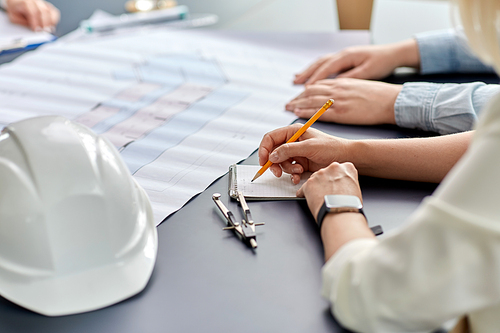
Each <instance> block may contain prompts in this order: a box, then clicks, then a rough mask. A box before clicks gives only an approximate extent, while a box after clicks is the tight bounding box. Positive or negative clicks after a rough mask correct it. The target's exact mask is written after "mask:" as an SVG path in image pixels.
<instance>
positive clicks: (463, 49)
mask: <svg viewBox="0 0 500 333" xmlns="http://www.w3.org/2000/svg"><path fill="white" fill-rule="evenodd" d="M414 38H415V39H416V41H417V44H418V50H419V53H420V74H437V73H471V72H472V73H494V71H493V69H492V67H490V66H486V65H484V64H483V63H482V62H481V61H480V60H479V59H478V58H477V57H476V56H474V55H473V54H472V52H471V51H470V48H469V46H468V45H467V42H466V41H465V39H464V38H462V37H460V36H458V34H457V33H456V32H455V31H454V30H440V31H432V32H424V33H420V34H416V35H415V36H414Z"/></svg>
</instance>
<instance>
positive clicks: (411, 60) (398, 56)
mask: <svg viewBox="0 0 500 333" xmlns="http://www.w3.org/2000/svg"><path fill="white" fill-rule="evenodd" d="M390 47H392V49H393V52H392V54H393V55H394V64H395V66H394V67H395V68H397V67H413V68H419V67H420V53H419V52H418V45H417V41H416V40H415V39H414V38H411V39H407V40H404V41H401V42H398V43H394V44H391V45H390Z"/></svg>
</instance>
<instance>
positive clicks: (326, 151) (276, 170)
mask: <svg viewBox="0 0 500 333" xmlns="http://www.w3.org/2000/svg"><path fill="white" fill-rule="evenodd" d="M301 126H302V125H301V124H294V125H290V126H287V127H283V128H279V129H276V130H274V131H271V132H269V133H267V134H266V135H264V138H263V139H262V141H261V143H260V146H259V163H260V165H264V164H265V163H266V162H267V161H268V160H270V161H271V162H273V163H274V164H273V165H271V167H270V169H271V172H272V173H273V174H274V175H275V176H276V177H281V175H282V173H283V171H284V172H287V173H290V174H291V175H292V182H293V183H294V184H298V183H299V181H300V174H302V173H303V172H306V171H311V172H315V171H317V170H319V169H321V168H324V167H326V166H328V165H330V164H331V163H332V162H335V161H337V162H338V161H342V162H343V161H344V160H345V159H346V158H348V157H347V148H346V146H347V143H348V142H349V140H346V139H341V138H337V137H334V136H330V135H328V134H325V133H323V132H321V131H318V130H316V129H313V128H309V129H308V130H307V131H306V132H305V133H304V134H302V135H301V136H300V138H299V140H298V141H297V142H291V143H286V141H288V139H290V138H291V137H292V136H293V135H294V134H295V133H296V132H297V131H298V130H299V129H300V128H301Z"/></svg>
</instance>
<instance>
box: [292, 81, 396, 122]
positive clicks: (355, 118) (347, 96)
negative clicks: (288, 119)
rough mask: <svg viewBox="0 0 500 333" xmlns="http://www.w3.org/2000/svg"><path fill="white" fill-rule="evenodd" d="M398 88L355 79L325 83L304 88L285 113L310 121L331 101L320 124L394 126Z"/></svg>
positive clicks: (387, 84)
mask: <svg viewBox="0 0 500 333" xmlns="http://www.w3.org/2000/svg"><path fill="white" fill-rule="evenodd" d="M401 89H402V86H401V85H397V84H389V83H384V82H377V81H367V80H359V79H348V78H342V79H329V80H321V81H317V82H316V83H315V84H312V85H308V86H306V88H305V90H304V91H303V92H302V93H301V94H300V95H298V96H297V97H295V98H294V99H292V100H291V101H290V102H289V103H288V104H287V105H286V109H287V110H288V111H292V112H293V113H295V115H296V116H297V117H300V118H310V117H311V116H312V115H313V114H314V113H315V112H316V111H318V109H319V108H320V107H321V106H322V105H323V103H324V101H326V100H328V99H330V98H332V99H333V100H335V103H333V105H332V106H331V107H330V108H329V109H328V110H327V111H326V112H325V113H324V114H323V115H322V116H321V118H320V120H322V121H329V122H336V123H341V124H356V125H378V124H396V119H395V117H394V103H395V102H396V98H397V97H398V94H399V93H400V91H401Z"/></svg>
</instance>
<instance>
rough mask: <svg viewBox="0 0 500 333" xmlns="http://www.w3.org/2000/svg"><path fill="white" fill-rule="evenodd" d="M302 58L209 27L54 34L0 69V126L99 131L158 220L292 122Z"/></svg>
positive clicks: (179, 206)
mask: <svg viewBox="0 0 500 333" xmlns="http://www.w3.org/2000/svg"><path fill="white" fill-rule="evenodd" d="M310 61H311V59H310V58H306V57H301V56H297V55H292V54H290V52H283V51H280V50H277V49H275V48H268V47H264V46H259V45H256V44H255V43H247V42H245V41H243V40H238V39H237V38H233V37H224V36H219V35H218V34H217V33H216V32H210V31H197V30H185V31H181V30H165V29H163V30H160V31H153V30H150V31H146V32H143V33H138V34H131V35H117V36H95V38H94V37H88V36H86V38H80V39H78V38H77V39H73V40H70V41H64V40H62V41H60V42H56V43H54V44H51V45H46V46H44V47H42V48H41V49H39V50H37V51H35V52H32V53H30V54H27V55H24V56H22V57H20V58H18V59H17V60H16V61H15V62H13V63H11V64H7V65H4V66H2V67H1V68H0V126H1V127H3V126H5V125H7V124H8V123H10V122H14V121H18V120H21V119H25V118H28V117H33V116H39V115H49V114H57V115H62V116H65V117H68V118H70V119H73V120H75V121H77V122H79V123H81V124H84V125H86V126H88V127H90V128H91V129H92V130H94V131H95V132H97V133H99V134H102V135H103V136H105V137H107V138H108V139H109V140H110V141H111V142H112V143H113V144H114V145H115V147H116V148H117V149H118V150H119V151H120V154H121V156H122V157H123V159H124V160H125V163H126V164H127V166H128V167H129V169H130V172H131V173H132V174H133V176H134V177H135V179H136V180H137V181H138V183H139V184H140V185H141V186H142V187H144V189H145V190H146V192H147V193H148V195H149V197H150V199H151V202H152V205H153V212H154V216H155V220H156V223H157V224H159V223H161V222H162V221H163V220H164V219H165V218H166V217H167V216H169V215H170V214H172V213H173V212H175V211H177V210H178V209H180V208H181V207H182V206H183V205H184V204H185V203H186V202H187V201H188V200H189V199H190V198H192V197H193V196H194V195H196V194H197V193H200V192H201V191H203V190H204V189H205V188H206V187H207V186H208V185H210V184H211V183H212V182H213V181H214V180H215V179H217V178H218V177H220V176H221V175H223V174H224V173H226V172H227V171H228V167H229V165H231V164H234V163H237V162H238V161H241V160H242V159H244V158H246V157H248V156H249V154H251V153H252V152H253V151H254V150H255V149H256V148H257V147H258V144H259V142H260V140H261V138H262V136H263V135H264V134H265V133H266V132H268V131H270V130H272V129H275V128H277V127H280V126H284V125H287V124H289V123H291V122H292V121H293V120H294V119H295V116H294V115H293V114H292V113H290V112H286V111H285V110H284V105H285V103H286V102H287V101H289V100H290V99H291V98H292V97H294V96H295V95H296V94H298V92H299V91H300V89H301V88H300V87H294V86H293V85H292V83H291V82H292V77H293V74H294V73H296V72H298V71H300V70H301V69H302V68H304V66H305V65H306V64H308V63H309V62H310Z"/></svg>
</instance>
